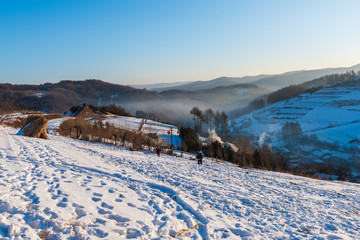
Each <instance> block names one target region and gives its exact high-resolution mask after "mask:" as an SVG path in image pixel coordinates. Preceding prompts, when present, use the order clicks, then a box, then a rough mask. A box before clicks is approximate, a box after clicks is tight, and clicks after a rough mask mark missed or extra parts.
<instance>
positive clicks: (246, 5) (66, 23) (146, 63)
mask: <svg viewBox="0 0 360 240" xmlns="http://www.w3.org/2000/svg"><path fill="white" fill-rule="evenodd" d="M359 12H360V1H358V0H343V1H340V0H316V1H314V0H302V1H288V0H263V1H262V0H253V1H250V0H217V1H214V0H166V1H165V0H102V1H101V0H73V1H70V0H50V1H49V0H23V1H21V0H15V1H14V0H0V31H1V35H0V82H9V83H17V84H18V83H26V84H31V83H36V84H38V83H45V82H58V81H60V80H65V79H70V80H83V79H89V78H96V79H102V80H104V81H107V82H113V83H118V84H129V85H130V84H148V83H158V82H175V81H194V80H210V79H213V78H216V77H220V76H230V77H240V76H245V75H258V74H262V73H264V74H273V73H283V72H286V71H293V70H302V69H316V68H325V67H342V66H351V65H355V64H358V63H360V47H359V43H360V32H359V31H358V29H359V27H358V24H359V23H360V14H359Z"/></svg>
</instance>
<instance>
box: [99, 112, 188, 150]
mask: <svg viewBox="0 0 360 240" xmlns="http://www.w3.org/2000/svg"><path fill="white" fill-rule="evenodd" d="M104 122H108V123H110V124H112V125H115V126H117V127H120V128H125V129H129V130H134V131H138V130H139V127H140V126H141V125H142V123H143V125H142V128H141V132H142V133H145V134H147V133H156V135H157V136H158V137H159V138H161V139H163V140H164V141H165V142H166V143H167V144H171V129H172V144H173V145H174V146H175V147H180V146H181V138H180V136H179V131H178V128H177V127H176V126H173V125H170V124H165V123H160V122H155V121H152V120H146V121H144V120H143V119H142V118H134V117H123V116H116V115H108V116H105V120H104ZM169 132H170V134H169Z"/></svg>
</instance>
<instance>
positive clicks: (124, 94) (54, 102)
mask: <svg viewBox="0 0 360 240" xmlns="http://www.w3.org/2000/svg"><path fill="white" fill-rule="evenodd" d="M349 69H354V70H355V71H357V70H358V69H359V70H360V65H356V66H353V67H350V68H336V69H321V70H311V71H296V72H289V73H284V74H281V75H277V76H275V75H259V76H250V77H249V76H248V77H242V78H229V77H221V78H217V79H214V80H210V81H197V82H192V83H186V84H182V85H178V86H175V87H167V88H163V89H159V90H158V91H149V90H146V89H137V88H134V87H130V86H123V85H118V84H113V83H107V82H104V81H101V80H96V79H90V80H84V81H71V80H64V81H61V82H59V83H45V84H40V85H12V84H0V111H7V110H22V109H28V110H39V111H44V112H49V113H51V112H65V111H68V110H69V108H70V107H72V106H75V105H80V104H83V103H88V104H91V105H94V106H100V105H103V106H104V105H109V104H113V103H114V104H117V105H120V106H122V107H124V108H125V109H126V110H127V111H129V112H130V113H132V114H134V113H135V112H136V110H142V111H146V112H152V113H157V114H158V115H160V119H162V120H163V121H168V122H172V123H181V124H187V125H190V124H191V118H190V117H189V112H190V110H191V108H192V107H193V106H198V107H199V108H201V109H207V108H212V109H213V110H215V111H216V110H219V111H225V112H231V111H233V110H234V109H240V108H243V107H245V106H247V104H249V102H250V101H252V100H253V99H255V98H257V97H259V96H263V95H264V94H268V93H271V92H272V91H273V89H274V88H275V89H279V88H280V86H282V85H290V84H292V83H295V82H296V83H297V82H299V83H303V82H306V81H309V80H313V79H314V78H316V77H320V76H319V75H321V74H323V75H326V74H331V73H333V72H337V71H339V73H341V72H346V71H348V70H349ZM323 75H321V76H323ZM309 78H310V79H309ZM271 82H274V84H273V85H274V86H272V85H271V86H268V85H269V84H270V83H271Z"/></svg>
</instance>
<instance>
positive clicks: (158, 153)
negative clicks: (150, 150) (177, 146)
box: [155, 146, 161, 157]
mask: <svg viewBox="0 0 360 240" xmlns="http://www.w3.org/2000/svg"><path fill="white" fill-rule="evenodd" d="M155 151H156V154H157V155H158V157H160V152H161V148H160V147H159V146H157V147H156V149H155Z"/></svg>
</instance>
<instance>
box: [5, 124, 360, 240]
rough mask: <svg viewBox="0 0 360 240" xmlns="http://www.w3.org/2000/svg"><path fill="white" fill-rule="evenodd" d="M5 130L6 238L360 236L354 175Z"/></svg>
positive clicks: (334, 237)
mask: <svg viewBox="0 0 360 240" xmlns="http://www.w3.org/2000/svg"><path fill="white" fill-rule="evenodd" d="M17 131H18V129H12V128H0V163H1V165H0V193H1V194H0V212H1V215H0V239H40V237H41V236H42V235H43V236H44V235H46V237H47V238H46V239H131V238H133V239H171V238H172V237H171V236H176V239H225V238H226V239H314V238H315V239H359V238H360V234H359V226H360V215H359V213H360V207H359V202H360V199H359V197H358V196H359V193H360V188H359V185H357V184H352V183H347V182H329V181H319V180H315V179H308V178H304V177H298V176H293V175H289V174H281V173H275V172H265V171H258V170H250V169H241V168H238V167H237V166H234V165H232V164H229V163H224V162H212V161H211V160H210V159H205V160H204V165H201V166H198V165H197V164H196V161H192V160H189V156H188V155H186V158H180V157H174V156H168V155H161V157H157V156H156V154H154V153H151V152H145V151H144V152H135V151H134V152H131V151H128V150H127V149H122V148H120V147H117V146H111V145H105V144H99V143H89V142H85V141H78V140H74V139H69V138H64V137H60V136H55V135H51V134H50V135H49V136H50V140H42V139H34V138H28V137H23V136H17V135H15V133H16V132H17Z"/></svg>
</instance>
